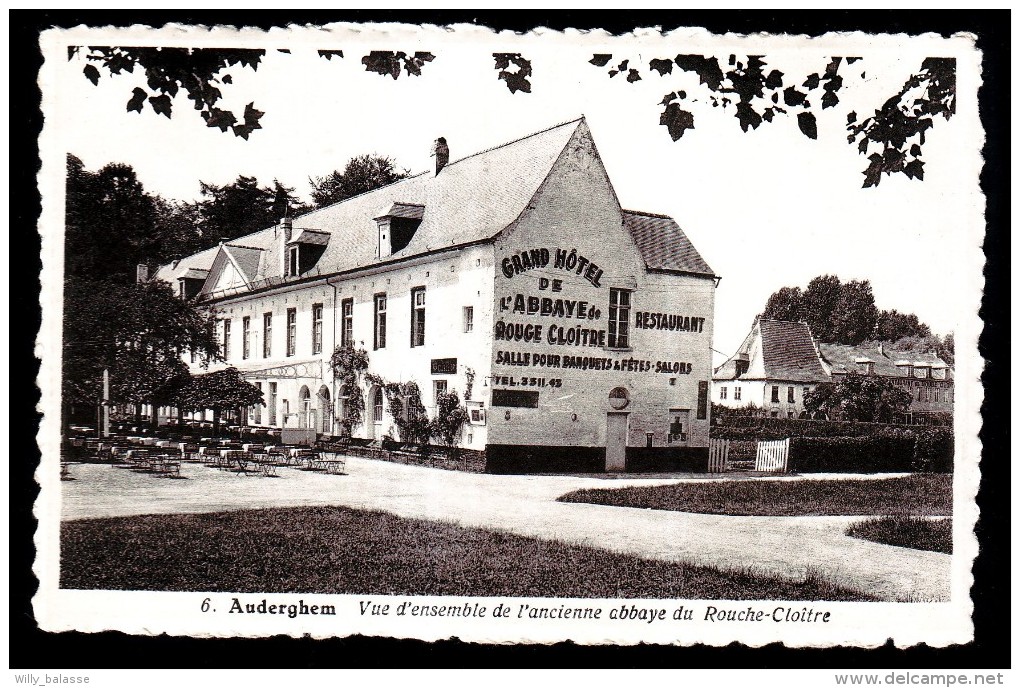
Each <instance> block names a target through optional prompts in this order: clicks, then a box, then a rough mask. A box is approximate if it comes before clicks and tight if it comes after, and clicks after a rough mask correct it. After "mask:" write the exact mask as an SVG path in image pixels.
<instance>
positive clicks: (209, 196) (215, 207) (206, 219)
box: [198, 175, 307, 246]
mask: <svg viewBox="0 0 1020 688" xmlns="http://www.w3.org/2000/svg"><path fill="white" fill-rule="evenodd" d="M201 189H202V200H201V201H200V202H199V205H198V210H199V219H200V221H199V227H198V229H199V232H200V235H201V237H202V243H203V244H204V245H205V246H215V245H216V244H217V243H218V242H220V241H230V240H232V239H236V238H237V237H241V236H244V235H246V234H251V233H253V232H257V231H260V230H262V229H265V228H266V227H272V226H273V225H274V224H276V223H277V222H279V220H280V218H281V217H283V216H284V215H285V214H290V215H298V214H301V213H302V212H305V211H306V210H307V207H306V206H305V205H304V204H303V203H301V201H300V200H298V198H297V197H296V196H295V195H294V189H293V188H292V187H289V186H284V185H283V184H281V183H280V182H279V181H278V180H275V179H274V180H273V185H272V186H259V183H258V180H257V179H256V178H255V177H246V176H244V175H240V176H238V178H237V180H236V181H235V182H233V183H231V184H225V185H223V186H217V185H215V184H207V183H205V182H202V183H201Z"/></svg>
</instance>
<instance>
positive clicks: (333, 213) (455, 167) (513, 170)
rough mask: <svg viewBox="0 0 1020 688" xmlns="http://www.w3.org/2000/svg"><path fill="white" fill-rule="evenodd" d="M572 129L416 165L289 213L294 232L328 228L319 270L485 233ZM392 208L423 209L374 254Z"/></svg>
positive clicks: (561, 127) (527, 191) (205, 262)
mask: <svg viewBox="0 0 1020 688" xmlns="http://www.w3.org/2000/svg"><path fill="white" fill-rule="evenodd" d="M574 136H583V137H590V136H591V133H590V131H589V129H588V126H587V124H586V123H585V122H584V119H583V118H581V119H576V120H572V121H570V122H565V123H563V124H558V125H556V126H554V127H550V128H549V129H545V130H543V131H539V132H536V133H534V134H529V135H528V136H525V137H523V138H520V139H517V140H516V141H511V142H510V143H506V144H503V145H501V146H496V147H495V148H490V149H488V150H485V151H482V152H480V153H475V154H473V155H468V156H466V157H463V158H461V159H459V160H454V161H452V162H450V163H449V164H448V165H447V166H446V167H444V168H443V170H442V172H441V173H440V174H438V175H436V174H435V173H433V172H424V173H421V174H417V175H415V176H412V177H407V178H405V179H402V180H400V181H397V182H394V183H392V184H389V185H387V186H383V187H380V188H378V189H374V190H372V191H368V192H366V193H363V194H361V195H359V196H354V197H352V198H348V199H345V200H343V201H340V202H338V203H334V204H333V205H330V206H326V207H325V208H320V209H318V210H313V211H312V212H310V213H307V214H305V215H302V216H300V217H297V218H294V220H293V226H294V231H295V232H300V231H301V230H303V229H313V230H318V231H320V232H321V231H325V232H328V233H329V234H330V235H331V240H330V241H329V243H328V244H327V245H326V250H325V252H324V254H323V256H322V257H321V258H320V259H319V261H318V264H317V268H318V270H319V271H320V272H321V273H323V274H329V273H333V272H342V271H347V270H353V269H357V268H363V267H368V266H371V265H373V264H376V263H379V262H381V261H383V260H387V261H389V260H393V259H394V258H399V257H410V256H415V255H420V254H424V253H428V252H431V251H435V250H437V249H440V248H445V247H450V246H458V245H463V244H469V243H474V242H477V241H484V240H490V239H492V238H494V237H495V236H496V235H497V234H499V233H500V232H501V231H503V229H505V228H506V227H507V226H509V225H510V224H511V223H512V222H513V221H514V220H515V219H516V218H517V217H518V216H519V215H520V214H521V212H523V210H524V209H525V208H526V207H527V204H528V202H529V201H530V200H531V199H532V198H533V197H534V196H535V193H536V191H538V189H539V187H540V186H541V184H542V182H543V181H544V180H545V178H546V177H547V176H548V174H549V172H550V170H551V169H552V167H553V164H554V163H555V162H556V160H557V159H558V157H559V155H560V153H561V152H562V151H563V149H564V147H566V145H567V143H568V142H569V141H570V140H571V138H572V137H574ZM416 206H417V208H416ZM394 207H396V210H397V212H399V213H401V215H400V216H401V217H404V216H406V215H405V213H406V214H409V215H410V216H411V217H415V216H416V215H417V213H418V212H419V209H420V208H424V211H421V212H422V214H421V218H422V224H421V226H420V227H419V228H418V231H416V232H415V234H414V237H413V238H412V239H411V242H410V243H409V244H408V245H407V246H406V247H405V248H403V249H401V250H400V251H398V252H397V253H394V254H393V255H392V256H386V257H380V256H378V255H377V251H376V249H377V247H378V237H377V232H378V229H377V226H376V223H375V222H373V219H374V218H376V217H379V215H380V211H381V212H382V213H386V212H387V211H389V210H393V209H394ZM276 232H277V228H276V227H268V228H266V229H263V230H261V231H259V232H255V233H253V234H248V235H246V236H243V237H239V238H237V239H236V240H235V241H236V242H239V243H242V242H243V243H244V244H245V245H247V246H251V247H255V248H261V249H272V248H273V246H274V245H275V243H276V241H277V234H276ZM217 251H218V249H217V248H213V249H207V250H206V251H202V252H200V253H196V254H195V255H193V256H189V257H188V258H184V259H182V260H181V261H180V263H179V264H178V265H177V266H173V265H164V266H163V267H161V268H160V269H159V271H158V272H157V274H156V277H157V278H158V279H163V280H167V281H170V280H172V279H175V278H176V277H179V276H180V274H182V273H183V272H184V271H185V270H187V269H188V268H205V269H208V268H210V267H211V266H212V263H213V260H214V258H215V256H216V253H217ZM263 263H264V264H263V266H262V268H263V269H262V273H264V274H261V275H260V277H261V278H263V279H267V280H269V281H273V280H279V281H282V280H284V279H286V278H285V277H284V275H283V272H282V265H281V264H280V261H274V260H266V261H263Z"/></svg>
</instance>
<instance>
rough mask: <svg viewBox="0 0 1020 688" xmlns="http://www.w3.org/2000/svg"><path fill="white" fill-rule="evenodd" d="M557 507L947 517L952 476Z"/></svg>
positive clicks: (599, 493)
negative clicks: (578, 506) (594, 506)
mask: <svg viewBox="0 0 1020 688" xmlns="http://www.w3.org/2000/svg"><path fill="white" fill-rule="evenodd" d="M559 501H561V502H582V503H587V504H605V505H608V506H628V507H635V508H638V509H663V510H666V511H687V512H692V513H699V514H728V515H733V516H905V515H915V516H948V515H951V514H952V509H953V476H952V475H946V474H916V475H911V476H907V477H902V478H886V479H876V480H731V481H723V482H697V483H677V484H673V485H657V486H654V487H625V488H622V489H588V490H576V491H574V492H570V493H568V494H565V495H563V496H562V497H560V499H559Z"/></svg>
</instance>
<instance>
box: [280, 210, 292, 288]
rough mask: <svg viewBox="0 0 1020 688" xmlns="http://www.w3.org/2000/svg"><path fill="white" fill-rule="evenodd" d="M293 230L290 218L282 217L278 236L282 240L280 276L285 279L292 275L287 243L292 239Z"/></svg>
mask: <svg viewBox="0 0 1020 688" xmlns="http://www.w3.org/2000/svg"><path fill="white" fill-rule="evenodd" d="M292 229H293V224H292V223H291V220H290V216H289V215H284V216H283V217H281V218H280V231H279V233H278V235H277V236H278V237H279V239H280V274H281V275H283V276H285V277H286V276H288V275H290V271H289V270H288V269H287V258H288V253H289V251H288V249H287V242H288V241H290V239H291V233H292Z"/></svg>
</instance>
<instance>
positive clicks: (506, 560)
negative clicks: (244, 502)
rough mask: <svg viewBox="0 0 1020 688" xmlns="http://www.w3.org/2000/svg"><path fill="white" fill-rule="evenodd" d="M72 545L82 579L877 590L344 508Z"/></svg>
mask: <svg viewBox="0 0 1020 688" xmlns="http://www.w3.org/2000/svg"><path fill="white" fill-rule="evenodd" d="M60 544H61V570H60V587H62V588H73V589H108V590H172V591H203V592H218V591H224V592H226V591H229V592H266V593H271V592H302V593H336V594H354V593H358V594H392V595H483V596H536V597H551V596H556V597H596V598H618V597H624V598H636V597H654V598H669V597H672V598H681V599H732V600H744V599H756V600H775V599H784V600H870V599H876V598H873V597H870V596H868V595H867V594H865V593H862V592H855V591H851V590H846V589H842V588H838V587H836V586H834V585H832V584H829V583H827V582H825V581H821V580H818V579H816V578H813V577H809V578H808V579H807V580H806V581H804V582H793V581H787V580H785V579H781V578H774V577H770V576H765V575H759V574H757V573H754V572H723V571H719V570H716V569H712V568H708V567H701V566H693V565H689V564H681V563H672V562H662V561H652V560H646V559H641V558H639V557H634V556H629V555H623V554H615V553H612V552H607V551H604V550H599V549H595V548H590V547H582V546H575V545H566V544H561V543H557V542H549V541H545V540H538V539H533V538H527V537H521V536H518V535H512V534H508V533H501V532H494V531H488V530H483V529H479V528H462V527H459V526H454V525H449V524H444V523H435V522H432V521H424V520H416V519H406V518H400V517H397V516H392V515H389V514H385V513H380V512H374V511H358V510H354V509H348V508H344V507H302V508H279V509H261V510H250V511H231V512H222V513H214V514H187V515H169V516H167V515H160V516H133V517H126V518H109V519H88V520H80V521H68V522H65V523H63V524H61V538H60Z"/></svg>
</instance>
